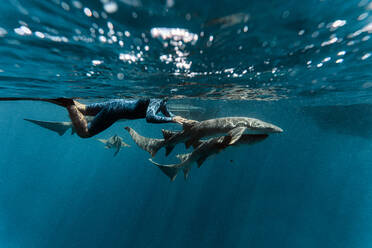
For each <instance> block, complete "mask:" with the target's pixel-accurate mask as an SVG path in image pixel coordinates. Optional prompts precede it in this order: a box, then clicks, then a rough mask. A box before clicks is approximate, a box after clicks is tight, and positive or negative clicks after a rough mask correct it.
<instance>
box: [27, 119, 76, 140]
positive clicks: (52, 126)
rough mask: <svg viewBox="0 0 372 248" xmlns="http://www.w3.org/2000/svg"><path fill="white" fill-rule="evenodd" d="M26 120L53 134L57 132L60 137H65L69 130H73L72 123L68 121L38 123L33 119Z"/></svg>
mask: <svg viewBox="0 0 372 248" xmlns="http://www.w3.org/2000/svg"><path fill="white" fill-rule="evenodd" d="M24 120H26V121H29V122H31V123H34V124H36V125H38V126H40V127H43V128H46V129H49V130H51V131H53V132H56V133H58V134H59V135H60V136H62V135H64V134H65V133H66V131H67V130H68V129H70V128H73V125H72V123H71V122H68V121H63V122H53V121H38V120H31V119H24Z"/></svg>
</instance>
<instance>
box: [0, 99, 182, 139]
mask: <svg viewBox="0 0 372 248" xmlns="http://www.w3.org/2000/svg"><path fill="white" fill-rule="evenodd" d="M9 100H34V101H45V102H50V103H54V104H57V105H59V106H62V107H64V108H66V109H67V111H68V113H69V116H70V119H71V122H72V124H73V126H74V129H75V131H76V133H77V134H78V135H79V136H80V137H81V138H89V137H92V136H95V135H97V134H98V133H100V132H102V131H104V130H106V129H107V128H109V127H110V126H111V125H112V124H114V123H115V122H116V121H118V120H120V119H131V120H133V119H141V118H145V119H146V121H147V122H149V123H169V122H173V123H178V124H184V123H187V122H188V120H187V119H185V118H183V117H181V116H176V115H174V114H172V113H171V112H169V111H168V109H167V107H166V100H164V99H163V100H162V99H149V98H145V99H135V100H132V99H115V100H109V101H106V102H101V103H93V104H88V105H85V104H82V103H80V102H78V101H76V100H73V99H70V98H56V99H42V98H0V101H9ZM159 112H161V113H162V114H163V115H164V116H161V115H159V114H158V113H159ZM86 116H94V118H93V120H92V121H91V122H89V123H88V121H87V119H86Z"/></svg>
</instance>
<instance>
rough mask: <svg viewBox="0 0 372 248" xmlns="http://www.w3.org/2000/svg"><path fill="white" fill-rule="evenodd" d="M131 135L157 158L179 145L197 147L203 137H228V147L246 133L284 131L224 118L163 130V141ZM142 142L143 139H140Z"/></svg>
mask: <svg viewBox="0 0 372 248" xmlns="http://www.w3.org/2000/svg"><path fill="white" fill-rule="evenodd" d="M127 130H128V131H129V134H130V135H131V136H132V138H133V139H134V141H135V142H136V143H137V145H138V146H140V147H141V148H142V149H144V150H146V151H147V152H149V153H150V154H151V156H155V155H156V153H157V152H158V150H159V149H160V148H162V147H165V149H166V151H165V154H166V156H168V155H169V154H170V153H171V151H172V150H173V149H174V147H175V146H176V145H177V144H179V143H185V145H186V148H188V147H190V146H191V145H195V144H196V143H198V141H199V140H200V139H201V138H203V137H208V136H216V135H227V136H230V137H231V139H230V140H229V142H228V145H233V144H234V143H235V142H236V141H238V140H239V139H240V137H241V136H242V135H243V133H245V132H248V131H249V132H253V133H261V134H262V133H281V132H283V130H282V129H281V128H280V127H277V126H275V125H273V124H270V123H267V122H264V121H261V120H259V119H255V118H248V117H223V118H216V119H209V120H205V121H201V122H198V121H193V122H189V123H185V124H184V125H183V130H182V131H177V132H174V131H169V130H164V129H163V130H162V132H163V136H164V140H163V139H151V140H150V141H148V140H147V142H139V143H140V144H139V143H138V142H137V141H136V140H138V138H137V139H136V138H135V137H134V136H133V135H132V134H133V132H131V131H130V130H129V129H127ZM140 140H141V139H140Z"/></svg>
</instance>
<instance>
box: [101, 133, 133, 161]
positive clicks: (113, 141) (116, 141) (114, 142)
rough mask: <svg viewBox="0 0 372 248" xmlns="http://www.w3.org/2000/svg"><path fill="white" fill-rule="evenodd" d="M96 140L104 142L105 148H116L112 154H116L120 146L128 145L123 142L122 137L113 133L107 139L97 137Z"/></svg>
mask: <svg viewBox="0 0 372 248" xmlns="http://www.w3.org/2000/svg"><path fill="white" fill-rule="evenodd" d="M98 141H100V142H102V143H103V144H105V145H106V146H105V148H107V149H110V148H114V149H116V151H115V153H114V156H116V155H117V154H118V153H119V151H120V149H121V148H122V147H130V145H128V144H127V143H125V142H124V141H123V139H122V138H121V137H120V136H118V135H114V136H112V137H110V138H108V139H98Z"/></svg>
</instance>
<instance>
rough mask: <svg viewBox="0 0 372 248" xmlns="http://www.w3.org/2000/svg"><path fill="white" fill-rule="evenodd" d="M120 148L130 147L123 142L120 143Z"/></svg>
mask: <svg viewBox="0 0 372 248" xmlns="http://www.w3.org/2000/svg"><path fill="white" fill-rule="evenodd" d="M121 147H130V145H128V144H127V143H125V142H121Z"/></svg>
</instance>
